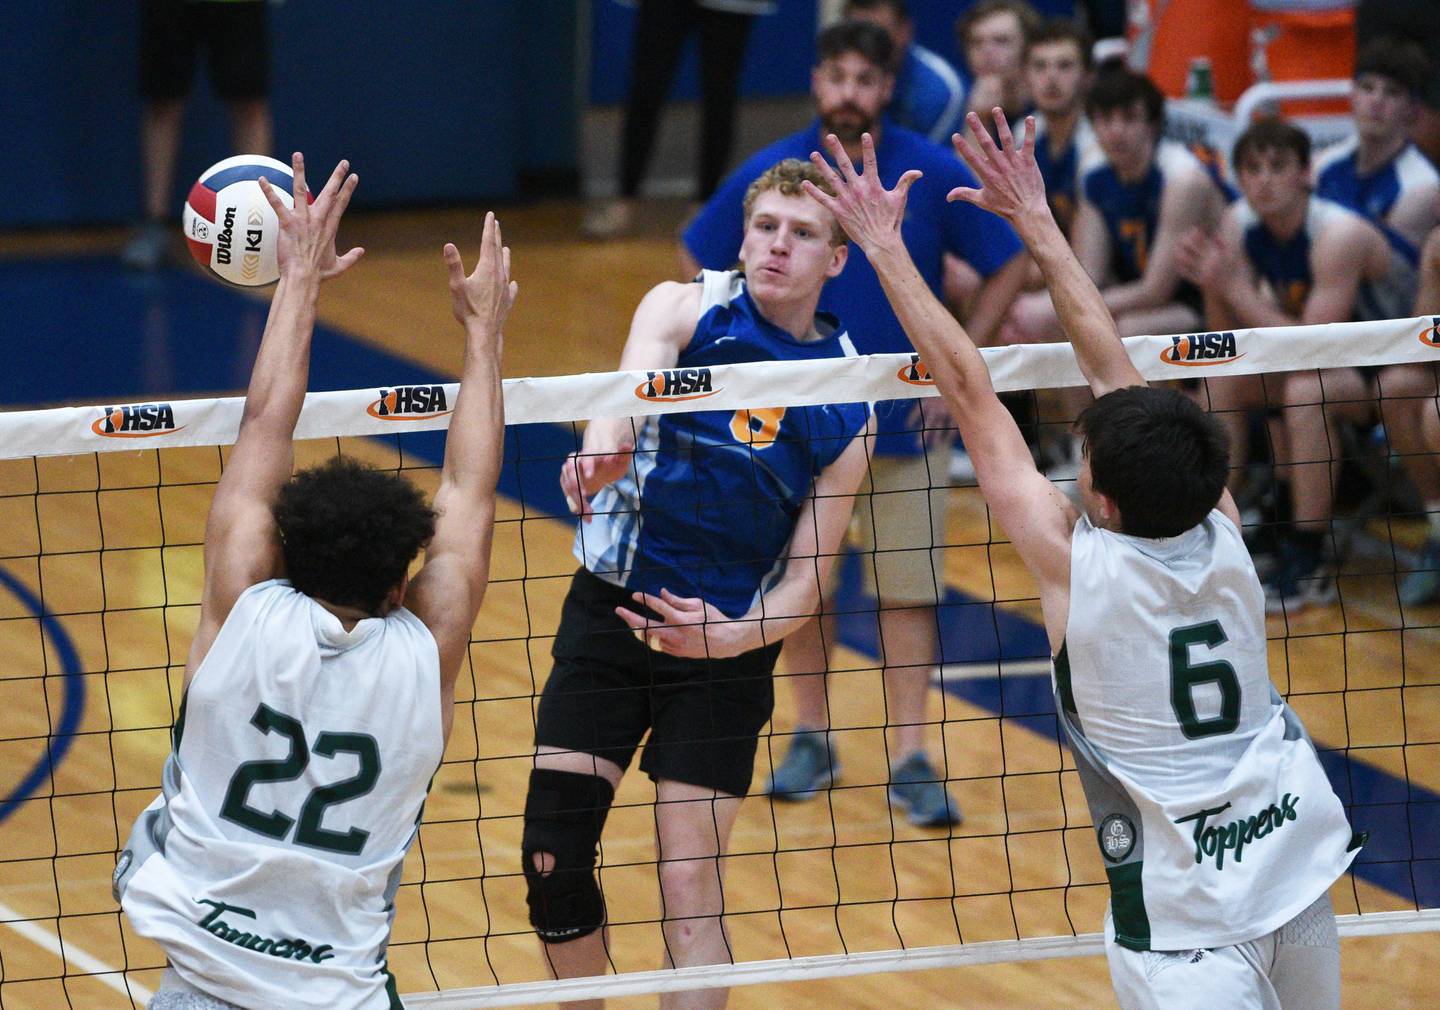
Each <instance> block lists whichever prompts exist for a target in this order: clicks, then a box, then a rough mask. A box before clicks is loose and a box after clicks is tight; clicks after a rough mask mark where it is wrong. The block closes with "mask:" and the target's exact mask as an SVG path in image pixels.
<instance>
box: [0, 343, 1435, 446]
mask: <svg viewBox="0 0 1440 1010" xmlns="http://www.w3.org/2000/svg"><path fill="white" fill-rule="evenodd" d="M1437 323H1440V319H1437V318H1432V317H1425V318H1415V319H1393V320H1386V321H1382V322H1366V323H1333V324H1327V325H1323V326H1286V327H1276V328H1271V329H1266V330H1259V329H1244V330H1231V331H1226V332H1224V333H1196V334H1186V335H1184V336H1156V337H1131V338H1130V339H1128V340H1126V341H1125V346H1126V350H1127V351H1128V352H1129V354H1130V358H1131V360H1132V361H1134V362H1135V365H1136V367H1137V368H1139V369H1140V374H1141V375H1143V376H1145V378H1147V379H1149V380H1151V381H1158V380H1164V379H1187V378H1223V377H1225V376H1228V375H1255V374H1258V373H1261V372H1285V371H1293V370H1296V369H1301V368H1337V367H1341V366H1345V365H1398V364H1407V363H1414V362H1434V361H1440V331H1437ZM984 354H985V360H986V363H987V364H988V365H989V366H990V374H991V378H992V380H993V382H994V384H995V388H996V389H997V390H998V391H1000V392H1006V391H1010V390H1022V389H1057V388H1062V387H1066V386H1079V385H1083V384H1084V378H1083V377H1082V376H1081V374H1080V370H1079V368H1078V366H1077V365H1076V362H1075V354H1074V351H1073V350H1072V349H1071V347H1070V345H1069V344H1035V345H1029V346H1011V347H991V348H986V349H985V351H984ZM458 389H459V385H458V384H456V383H447V384H444V385H437V386H398V387H392V388H380V389H351V390H345V391H341V392H328V393H311V394H309V395H308V396H306V397H305V407H304V409H303V410H302V411H301V414H300V421H299V424H298V425H296V429H295V437H296V438H297V439H308V438H330V437H335V436H340V435H395V434H399V433H402V432H405V431H432V430H436V429H442V428H447V427H449V424H450V405H452V404H453V403H454V402H455V396H456V393H457V391H458ZM935 395H938V391H937V390H936V389H935V388H934V384H933V382H932V381H931V380H930V379H929V377H928V374H927V372H926V370H925V368H924V366H923V365H922V364H920V363H919V362H918V359H917V358H916V357H915V356H913V355H909V354H875V355H869V356H865V357H858V358H843V359H832V360H828V361H816V362H800V361H766V362H756V363H753V364H740V365H717V366H715V367H713V368H692V369H673V370H670V371H666V372H649V371H631V372H591V373H587V374H584V375H564V376H550V377H542V378H529V379H507V380H506V381H505V422H506V424H532V423H540V422H557V421H585V420H590V419H592V418H597V417H626V416H630V415H634V414H663V413H671V412H677V413H678V412H683V411H687V410H694V409H696V406H695V401H697V400H700V399H704V400H705V408H706V409H719V410H729V409H737V410H738V409H743V408H747V407H754V406H756V405H757V404H768V403H771V402H779V401H783V402H784V403H786V404H787V405H792V406H803V405H808V404H818V403H836V402H846V401H856V400H886V399H904V398H906V397H913V396H935ZM244 406H245V401H244V399H243V398H242V397H223V398H219V399H205V400H172V401H167V402H156V403H145V404H115V405H107V406H86V407H60V408H56V409H53V410H36V411H16V412H12V413H8V414H0V459H14V458H21V457H26V456H56V455H69V454H73V453H82V452H105V451H119V450H134V449H142V448H143V449H164V448H170V447H172V446H196V445H229V444H231V443H233V442H234V441H235V435H236V432H238V431H239V429H240V415H241V413H242V412H243V411H244Z"/></svg>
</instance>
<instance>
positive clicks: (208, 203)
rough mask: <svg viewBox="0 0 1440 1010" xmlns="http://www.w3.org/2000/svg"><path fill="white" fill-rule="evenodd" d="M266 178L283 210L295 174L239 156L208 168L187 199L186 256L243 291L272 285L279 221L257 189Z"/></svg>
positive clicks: (281, 166) (271, 163)
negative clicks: (187, 254) (242, 288)
mask: <svg viewBox="0 0 1440 1010" xmlns="http://www.w3.org/2000/svg"><path fill="white" fill-rule="evenodd" d="M262 178H264V179H268V180H269V182H270V185H272V186H274V187H275V191H276V192H277V193H278V194H279V196H280V199H281V201H282V202H283V203H284V204H285V206H287V207H293V206H295V201H294V198H293V197H292V196H291V193H292V191H293V190H294V187H295V176H294V175H293V174H292V173H291V171H290V166H289V165H286V164H285V163H284V162H280V161H276V160H275V159H274V158H267V157H265V156H264V155H260V154H240V155H236V156H235V157H233V158H226V159H225V160H224V161H221V162H218V163H217V164H214V165H211V166H210V167H209V168H208V169H206V170H205V171H204V173H202V174H201V176H200V179H199V180H198V181H197V182H196V183H195V185H194V186H192V187H191V188H190V195H189V196H188V197H187V198H186V199H185V214H184V218H183V222H184V228H185V244H186V245H187V246H189V247H190V255H191V256H194V257H195V261H196V262H197V263H199V264H200V265H201V266H204V267H207V268H208V269H209V270H210V271H211V272H212V273H214V274H215V275H216V276H217V277H219V278H220V279H221V280H225V281H229V282H230V283H231V284H239V285H241V286H242V287H261V286H263V285H265V284H274V283H275V281H277V280H279V278H280V265H279V263H278V262H277V260H276V251H277V247H278V245H279V234H280V222H279V221H278V220H277V219H276V217H275V211H274V210H272V209H271V207H270V203H269V201H267V200H266V199H265V194H264V192H263V191H261V189H260V179H262Z"/></svg>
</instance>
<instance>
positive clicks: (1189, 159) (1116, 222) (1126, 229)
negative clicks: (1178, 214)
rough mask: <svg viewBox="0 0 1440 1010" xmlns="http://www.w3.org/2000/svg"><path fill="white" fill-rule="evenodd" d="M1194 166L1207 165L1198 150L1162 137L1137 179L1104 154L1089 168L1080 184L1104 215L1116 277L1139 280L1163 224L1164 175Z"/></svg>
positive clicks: (1119, 281)
mask: <svg viewBox="0 0 1440 1010" xmlns="http://www.w3.org/2000/svg"><path fill="white" fill-rule="evenodd" d="M1193 170H1203V166H1202V165H1201V164H1200V161H1199V159H1197V158H1196V157H1195V155H1193V154H1191V153H1190V152H1189V151H1188V150H1186V149H1185V148H1184V147H1183V146H1182V145H1180V144H1178V143H1176V142H1175V141H1173V140H1162V141H1160V142H1159V144H1157V145H1156V147H1155V157H1154V159H1153V160H1152V162H1151V164H1150V171H1148V172H1146V173H1145V175H1144V176H1142V177H1141V178H1140V179H1139V180H1138V181H1137V182H1132V183H1127V182H1124V181H1122V180H1121V178H1120V176H1119V174H1118V173H1117V172H1116V171H1115V169H1114V168H1113V167H1111V165H1110V163H1109V162H1108V161H1105V160H1101V161H1100V162H1099V163H1098V164H1096V165H1095V166H1094V167H1093V168H1091V169H1090V170H1089V171H1087V172H1085V174H1084V178H1083V180H1082V181H1081V187H1082V189H1083V191H1084V194H1085V199H1086V200H1088V201H1090V203H1092V204H1093V205H1094V206H1095V209H1096V210H1098V211H1099V212H1100V216H1101V217H1102V218H1104V220H1105V230H1106V232H1107V233H1108V234H1109V236H1110V258H1111V269H1112V270H1113V272H1114V275H1115V280H1116V282H1118V283H1121V284H1125V283H1129V282H1130V281H1137V280H1139V279H1140V277H1141V276H1142V275H1143V274H1144V273H1145V265H1146V263H1147V262H1148V261H1149V256H1150V246H1151V244H1152V243H1153V242H1154V241H1155V230H1156V228H1158V227H1159V224H1160V201H1161V198H1162V197H1163V196H1164V193H1165V181H1166V179H1173V178H1175V177H1176V176H1177V175H1179V174H1181V173H1184V172H1189V171H1193Z"/></svg>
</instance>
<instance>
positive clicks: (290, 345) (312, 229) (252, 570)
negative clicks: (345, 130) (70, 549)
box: [185, 152, 364, 685]
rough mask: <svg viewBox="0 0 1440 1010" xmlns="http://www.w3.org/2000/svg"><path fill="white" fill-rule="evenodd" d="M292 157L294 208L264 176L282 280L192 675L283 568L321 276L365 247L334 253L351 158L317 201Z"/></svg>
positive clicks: (213, 506) (223, 513)
mask: <svg viewBox="0 0 1440 1010" xmlns="http://www.w3.org/2000/svg"><path fill="white" fill-rule="evenodd" d="M291 167H292V168H293V170H294V175H295V184H294V194H293V195H294V199H295V207H294V209H293V210H292V209H291V208H289V207H286V206H285V204H284V203H282V202H281V200H280V198H279V197H278V196H277V195H276V194H275V191H274V189H273V188H272V187H271V185H270V183H269V182H268V181H267V180H265V179H263V178H262V179H261V180H260V188H261V189H262V190H263V191H264V193H265V198H266V199H267V200H268V201H269V203H270V206H271V208H272V209H273V210H274V211H275V215H276V217H277V218H278V219H279V222H280V231H279V248H278V256H279V263H280V282H279V284H277V285H276V288H275V295H274V297H273V298H272V299H271V302H270V315H269V318H268V319H267V320H266V323H265V333H264V335H263V336H262V338H261V341H260V351H259V353H258V354H257V355H256V358H255V367H254V369H253V370H252V372H251V374H250V387H249V389H248V390H247V391H246V394H245V412H244V414H243V416H242V418H241V421H240V433H239V435H238V437H237V438H236V440H235V448H234V450H233V451H232V452H231V453H230V457H229V459H228V460H227V462H226V465H225V472H224V474H223V475H222V476H221V478H220V483H219V485H218V486H217V487H216V489H215V497H214V499H213V500H212V501H211V503H210V514H209V517H208V518H207V519H206V524H205V588H204V593H203V596H202V597H201V604H200V624H199V627H198V628H197V629H196V632H195V638H194V640H193V641H192V643H191V646H190V656H189V659H188V661H187V663H186V667H185V682H186V684H187V685H188V684H189V682H190V678H191V677H192V676H194V674H195V670H196V669H197V668H198V667H199V665H200V663H201V661H202V660H203V659H204V658H205V656H206V654H207V653H208V652H209V651H210V645H211V643H212V642H214V640H215V635H216V633H217V632H219V630H220V626H221V625H222V624H224V623H225V618H226V617H227V616H229V613H230V609H231V607H233V606H234V605H235V601H236V600H237V599H238V598H239V596H240V594H241V593H243V592H244V591H245V590H246V589H248V588H250V587H251V586H253V585H255V584H256V583H258V582H264V581H265V580H266V579H272V578H275V577H276V576H278V575H279V574H280V570H281V559H280V540H279V536H278V533H277V531H276V526H275V520H274V517H273V516H272V515H271V512H270V508H271V506H272V505H273V504H274V502H275V498H276V495H277V494H278V493H279V490H280V486H281V485H282V484H284V483H285V481H286V480H288V479H289V477H290V472H291V470H292V469H293V467H294V462H295V457H294V450H293V448H292V444H291V440H292V438H293V436H294V433H295V422H296V421H297V420H298V419H299V417H300V408H301V406H302V405H303V404H304V402H305V387H306V385H307V383H308V380H309V376H310V337H311V333H312V331H313V330H314V326H315V311H316V304H317V303H318V301H319V298H320V286H321V284H322V283H323V282H325V281H327V280H329V279H330V278H332V277H338V276H339V275H340V274H342V273H344V272H345V271H346V270H348V269H349V268H350V267H352V266H354V265H355V263H356V262H357V261H358V260H359V259H360V257H361V256H362V255H364V250H363V249H360V248H355V249H351V250H350V251H349V252H347V253H345V255H343V256H337V255H336V253H335V233H336V230H337V229H338V228H339V226H340V218H341V217H342V216H343V215H344V213H345V208H346V207H347V206H349V204H350V196H351V194H353V193H354V192H355V187H356V185H357V184H358V183H359V181H360V180H359V177H358V176H355V175H352V174H349V172H350V163H349V162H347V161H342V162H340V164H338V165H336V166H335V170H334V171H333V172H331V173H330V179H329V181H328V182H327V183H326V184H325V188H324V189H323V190H321V191H320V194H319V196H318V197H316V198H315V202H314V203H313V204H312V203H311V202H310V199H309V197H310V191H309V188H308V187H307V186H306V182H305V159H304V158H303V157H302V156H301V155H300V154H299V153H298V152H297V153H296V154H294V155H293V156H292V157H291Z"/></svg>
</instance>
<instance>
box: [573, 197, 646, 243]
mask: <svg viewBox="0 0 1440 1010" xmlns="http://www.w3.org/2000/svg"><path fill="white" fill-rule="evenodd" d="M633 217H634V209H633V208H632V207H631V205H630V201H629V200H605V201H603V202H601V203H597V204H595V205H593V206H591V207H590V208H589V209H588V210H587V211H586V212H585V217H584V218H583V219H582V220H581V222H580V234H581V236H582V237H584V238H590V239H602V240H603V239H609V238H619V237H621V236H622V235H625V234H626V233H628V232H629V231H630V224H631V221H632V220H633Z"/></svg>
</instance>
